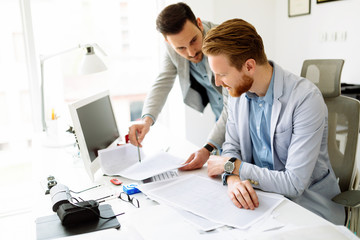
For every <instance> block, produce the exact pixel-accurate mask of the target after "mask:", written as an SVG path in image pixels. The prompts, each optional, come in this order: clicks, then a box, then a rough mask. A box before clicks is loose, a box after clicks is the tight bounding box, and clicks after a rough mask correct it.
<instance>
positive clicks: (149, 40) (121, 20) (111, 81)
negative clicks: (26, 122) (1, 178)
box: [31, 0, 159, 126]
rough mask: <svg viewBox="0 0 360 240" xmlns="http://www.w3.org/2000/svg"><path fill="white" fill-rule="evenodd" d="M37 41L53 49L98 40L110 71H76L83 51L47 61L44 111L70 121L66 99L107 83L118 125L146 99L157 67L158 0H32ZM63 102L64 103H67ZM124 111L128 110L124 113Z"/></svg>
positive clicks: (39, 46) (42, 49)
mask: <svg viewBox="0 0 360 240" xmlns="http://www.w3.org/2000/svg"><path fill="white" fill-rule="evenodd" d="M31 3H32V4H31V7H32V16H33V28H34V37H35V45H36V49H37V52H38V53H39V54H44V55H47V54H52V53H56V52H61V51H62V50H64V49H69V48H71V47H75V46H76V45H78V44H87V43H97V44H98V45H99V46H100V47H101V48H102V49H103V50H104V52H105V53H106V54H107V56H103V55H102V54H101V53H100V52H99V51H98V52H96V49H95V52H96V53H97V55H98V56H99V57H101V58H102V59H103V60H104V61H105V63H106V64H107V67H108V71H106V72H102V73H96V74H92V75H87V76H80V75H78V74H76V71H75V68H74V66H75V63H74V59H77V58H78V57H79V52H73V53H67V54H63V55H61V56H59V57H56V59H55V58H52V59H49V60H48V61H46V62H45V63H44V65H45V67H44V85H45V104H46V105H45V111H46V116H47V117H50V116H51V110H52V109H55V111H56V112H57V114H58V115H60V116H63V117H64V119H62V120H63V121H64V122H66V121H68V120H69V119H68V117H67V116H68V109H67V103H69V102H71V101H74V100H76V99H79V98H82V97H86V96H88V95H90V94H93V93H95V92H98V91H101V90H103V89H109V90H110V93H111V95H112V96H113V105H114V108H115V109H114V110H115V112H116V114H117V118H118V121H119V125H120V126H121V125H126V124H127V123H128V122H129V121H130V119H131V115H130V111H129V108H130V103H131V102H132V101H143V100H144V98H145V96H146V92H147V91H148V90H149V88H150V85H151V84H152V82H153V80H154V78H155V75H156V74H157V70H158V64H157V62H158V52H159V48H158V42H159V34H158V32H157V31H156V27H155V18H156V16H157V12H158V11H157V2H156V1H155V0H153V1H149V0H137V1H130V0H76V1H74V0H48V1H43V0H31ZM64 103H65V104H64ZM124 113H126V114H124Z"/></svg>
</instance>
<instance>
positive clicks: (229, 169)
mask: <svg viewBox="0 0 360 240" xmlns="http://www.w3.org/2000/svg"><path fill="white" fill-rule="evenodd" d="M234 168H235V165H234V163H232V162H229V161H228V162H226V163H225V165H224V170H225V172H227V173H232V172H233V171H234Z"/></svg>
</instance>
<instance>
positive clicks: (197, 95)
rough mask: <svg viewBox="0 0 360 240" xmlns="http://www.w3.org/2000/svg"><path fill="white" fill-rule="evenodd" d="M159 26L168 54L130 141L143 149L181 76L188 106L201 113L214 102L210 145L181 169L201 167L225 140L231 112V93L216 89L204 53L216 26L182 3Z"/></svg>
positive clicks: (162, 17) (164, 15)
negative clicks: (206, 40) (228, 108)
mask: <svg viewBox="0 0 360 240" xmlns="http://www.w3.org/2000/svg"><path fill="white" fill-rule="evenodd" d="M156 26H157V30H158V31H159V32H160V33H162V35H163V36H164V38H165V42H166V54H165V57H164V59H163V61H162V66H161V70H160V71H161V72H160V74H159V75H158V77H157V79H156V81H155V83H154V84H153V86H152V89H151V91H150V93H149V94H148V95H147V98H146V100H145V104H144V108H143V112H142V114H143V115H142V121H141V122H140V123H137V124H134V125H132V126H131V127H130V128H129V139H130V142H131V143H132V144H133V145H135V146H137V145H139V146H141V142H142V140H143V139H144V137H145V135H146V134H147V133H148V132H149V130H150V126H152V125H153V124H154V123H155V121H156V119H157V117H158V115H159V113H160V112H161V110H162V108H163V106H164V104H165V102H166V99H167V96H168V94H169V92H170V90H171V89H172V87H173V85H174V82H175V78H176V76H178V78H179V83H180V87H181V91H182V95H183V101H184V103H185V104H186V105H188V106H190V107H192V108H193V109H195V110H197V111H199V112H203V111H204V109H205V107H206V105H207V104H208V103H210V105H211V109H212V111H213V112H214V114H215V116H216V120H217V122H216V124H215V126H214V128H213V130H212V131H211V133H210V135H209V137H208V142H207V143H206V144H205V145H204V147H203V148H201V149H199V150H198V151H196V152H195V153H193V154H191V156H190V157H189V158H188V159H187V161H186V163H189V164H188V165H187V166H185V167H183V168H181V169H182V170H190V169H197V168H201V167H202V166H203V165H204V164H205V163H206V161H207V160H208V158H209V156H210V153H211V152H212V151H213V150H214V149H220V148H221V146H222V144H223V142H224V140H225V125H226V119H227V111H226V107H224V111H223V103H224V104H225V105H226V101H227V91H226V90H224V94H225V96H223V88H222V87H221V86H218V87H217V86H215V80H214V76H213V74H212V72H211V69H210V67H209V63H208V60H207V57H206V56H204V54H203V53H202V51H201V47H202V43H203V38H204V36H205V34H206V33H207V32H208V31H209V29H211V28H213V27H215V25H214V24H212V23H210V22H205V21H201V20H200V18H195V15H194V13H193V12H192V11H191V9H190V7H189V6H188V5H186V4H185V3H182V2H180V3H177V4H173V5H169V6H167V7H166V8H165V9H164V10H163V11H162V12H161V13H160V14H159V16H158V17H157V20H156ZM199 127H200V126H199ZM136 132H137V133H138V141H137V140H136V134H135V133H136Z"/></svg>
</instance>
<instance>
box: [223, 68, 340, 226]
mask: <svg viewBox="0 0 360 240" xmlns="http://www.w3.org/2000/svg"><path fill="white" fill-rule="evenodd" d="M270 63H271V64H272V65H273V66H274V74H275V76H274V93H273V98H274V101H273V107H272V115H271V125H270V126H271V127H270V136H271V151H272V157H273V161H274V162H273V164H274V170H269V169H267V168H260V167H258V166H256V165H254V162H253V158H252V144H251V140H250V132H249V129H250V128H249V102H248V100H247V98H246V97H245V94H242V95H241V96H240V97H238V98H233V97H231V96H229V102H228V121H227V124H226V136H225V142H224V144H223V154H222V155H224V156H229V157H237V158H239V159H241V160H242V161H243V162H244V163H243V165H242V168H241V170H240V173H239V174H240V178H241V179H242V180H245V179H251V180H254V181H255V182H257V183H258V185H256V186H254V187H256V188H259V189H261V190H263V191H267V192H274V193H279V194H282V195H284V196H286V197H287V198H289V199H290V200H292V201H294V202H296V203H298V204H299V205H301V206H303V207H305V208H307V209H309V210H310V211H312V212H314V213H316V214H318V215H320V216H322V217H324V218H325V219H327V220H329V221H331V222H333V223H335V224H339V225H343V224H344V222H345V210H344V208H343V207H342V206H341V205H338V204H336V203H334V202H332V201H331V198H332V197H334V196H335V195H337V194H338V193H340V188H339V186H338V184H337V181H336V177H335V174H334V172H333V170H332V167H331V165H330V160H329V156H328V151H327V137H328V129H327V127H328V125H327V115H328V112H327V107H326V105H325V103H324V100H323V97H322V95H321V92H320V91H319V89H318V88H317V87H316V86H315V85H314V84H313V83H311V82H310V81H309V80H307V79H305V78H301V77H299V76H296V75H294V74H292V73H290V72H287V71H285V70H283V69H282V68H281V67H280V66H278V65H277V64H275V63H273V62H270ZM260 204H261V203H260Z"/></svg>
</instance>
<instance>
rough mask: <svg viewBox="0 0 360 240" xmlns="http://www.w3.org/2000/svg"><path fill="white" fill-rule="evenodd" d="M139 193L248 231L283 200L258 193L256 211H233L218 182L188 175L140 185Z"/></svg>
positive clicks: (237, 209)
mask: <svg viewBox="0 0 360 240" xmlns="http://www.w3.org/2000/svg"><path fill="white" fill-rule="evenodd" d="M139 188H140V190H141V191H142V192H143V193H145V194H146V195H148V196H149V197H150V198H153V199H154V200H156V201H158V202H160V203H164V204H167V205H170V206H174V207H177V208H182V209H184V210H186V211H189V212H192V213H194V214H196V215H199V216H201V217H204V218H206V219H209V220H210V221H213V222H216V223H220V224H224V225H228V226H233V227H236V228H239V229H245V228H248V227H250V226H251V225H252V224H254V223H255V222H256V221H259V220H261V219H262V218H263V217H264V216H267V214H269V213H271V211H272V210H273V209H274V208H275V207H277V206H278V205H279V204H280V203H281V201H282V200H283V197H280V196H279V195H277V194H268V193H264V192H261V191H257V192H256V193H257V195H258V198H259V207H257V208H256V209H255V210H247V209H241V208H238V207H236V206H235V205H234V204H233V202H232V201H231V200H230V198H229V196H228V194H227V187H226V186H223V185H222V184H221V183H219V182H218V181H214V180H212V179H210V178H205V177H200V176H196V175H187V176H184V177H179V178H176V179H175V180H169V181H166V182H161V184H160V183H156V182H155V183H149V184H144V185H141V186H140V187H139Z"/></svg>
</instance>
